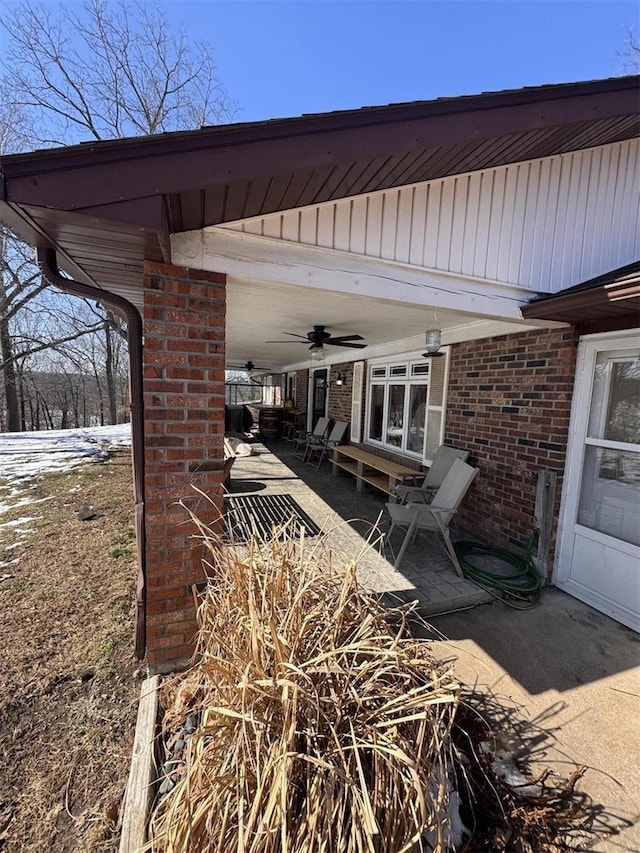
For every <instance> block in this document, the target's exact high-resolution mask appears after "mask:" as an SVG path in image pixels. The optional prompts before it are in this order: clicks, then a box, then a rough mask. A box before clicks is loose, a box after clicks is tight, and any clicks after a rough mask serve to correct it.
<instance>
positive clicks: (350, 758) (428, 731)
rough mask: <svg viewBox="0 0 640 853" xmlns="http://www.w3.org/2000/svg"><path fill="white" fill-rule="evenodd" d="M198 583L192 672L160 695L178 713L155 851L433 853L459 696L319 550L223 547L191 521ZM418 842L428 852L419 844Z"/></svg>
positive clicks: (169, 725)
mask: <svg viewBox="0 0 640 853" xmlns="http://www.w3.org/2000/svg"><path fill="white" fill-rule="evenodd" d="M194 520H195V521H196V523H197V524H198V526H199V529H200V533H201V535H202V539H203V542H204V545H205V547H206V550H207V562H206V567H207V573H208V574H209V576H210V581H209V584H208V586H207V589H206V592H205V594H204V597H203V600H202V603H201V605H200V607H199V611H198V618H199V625H200V631H199V639H198V646H197V652H196V655H195V658H194V660H195V663H194V665H193V666H192V668H191V669H190V670H189V671H188V673H186V674H184V675H182V676H177V677H174V678H173V679H172V680H171V681H169V682H168V683H167V684H166V685H165V687H164V693H163V705H164V707H165V709H166V712H165V717H164V721H163V726H164V730H165V735H166V734H167V733H171V732H172V731H175V729H176V727H177V726H178V725H179V723H180V721H182V720H183V719H184V718H185V716H186V715H187V714H191V715H194V714H196V715H198V720H199V724H198V726H197V729H196V731H195V733H194V734H193V735H192V736H191V737H190V738H189V740H188V743H187V747H186V760H185V765H184V768H183V775H182V778H181V779H180V781H179V783H178V784H177V785H176V787H175V788H174V789H173V791H172V792H171V793H170V794H169V795H168V796H166V797H164V799H162V800H161V801H160V803H159V804H158V805H157V806H156V808H155V810H154V812H153V814H152V818H151V822H150V839H151V841H150V843H149V849H151V850H154V851H167V853H169V851H193V852H194V853H199V851H219V853H230V851H238V853H240V851H247V853H271V851H279V853H303V851H304V853H315V851H318V853H321V851H322V853H325V851H326V853H360V851H385V853H395V851H413V850H422V849H424V850H432V849H433V850H436V851H444V850H446V849H447V848H448V845H449V842H448V835H449V831H450V827H449V788H450V783H449V779H448V768H449V767H450V766H451V758H450V754H451V749H452V746H451V739H450V734H451V728H452V724H453V720H454V716H455V713H456V708H457V705H458V699H459V692H460V688H459V685H458V684H457V683H456V682H455V680H454V679H453V678H452V676H451V675H450V673H449V672H448V671H446V670H444V669H443V668H442V667H440V666H438V665H436V663H435V662H434V660H433V658H432V657H431V656H430V654H429V651H428V647H427V644H426V643H424V641H423V642H418V641H416V640H414V639H412V638H411V637H410V635H409V632H408V630H407V626H406V622H405V618H406V613H405V614H403V613H401V612H399V611H398V612H395V616H396V627H392V626H391V624H390V622H389V619H388V617H389V615H390V611H385V610H384V609H383V608H382V606H381V605H379V604H378V603H377V602H376V601H375V600H374V599H372V598H370V597H369V596H367V595H365V594H364V593H363V592H362V590H361V589H360V588H359V586H358V584H357V581H356V572H355V566H354V565H353V564H352V563H351V564H347V566H346V568H345V569H344V570H343V571H342V572H340V573H338V572H336V571H335V568H334V566H333V565H332V556H331V554H330V552H329V551H328V550H327V549H326V547H324V546H323V545H322V544H321V545H317V546H313V547H309V546H306V545H305V542H304V538H301V539H300V540H298V541H294V540H293V539H292V538H291V537H290V536H288V535H287V530H286V528H285V529H284V530H283V531H280V533H281V535H280V537H274V538H273V539H272V540H271V541H270V542H264V541H260V540H259V539H258V538H257V537H254V539H253V541H251V542H249V543H248V544H247V545H246V547H243V548H239V547H231V548H229V547H222V546H221V542H220V540H219V539H218V537H217V536H216V535H214V534H213V533H212V531H211V530H209V529H208V528H206V527H205V526H204V525H202V524H200V523H199V522H198V519H194ZM427 835H428V837H429V839H430V841H429V843H427V842H425V841H423V838H424V837H425V836H427Z"/></svg>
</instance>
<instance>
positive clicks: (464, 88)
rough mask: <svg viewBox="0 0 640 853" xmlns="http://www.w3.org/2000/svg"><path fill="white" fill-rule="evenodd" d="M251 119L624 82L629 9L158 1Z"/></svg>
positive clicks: (440, 0)
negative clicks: (203, 51)
mask: <svg viewBox="0 0 640 853" xmlns="http://www.w3.org/2000/svg"><path fill="white" fill-rule="evenodd" d="M163 6H164V8H165V10H166V12H167V14H168V15H169V17H170V18H171V20H172V21H174V22H176V23H177V22H178V21H182V22H184V24H185V25H186V26H187V29H188V31H189V33H190V34H191V35H193V37H194V38H204V39H207V40H209V41H210V42H211V43H212V44H213V46H214V48H215V51H216V56H217V62H218V70H219V74H220V78H221V81H222V83H223V84H224V85H225V86H226V88H227V91H228V93H229V96H230V98H231V99H232V100H234V101H236V102H238V104H239V105H240V107H241V108H242V109H241V111H240V112H239V113H238V116H237V119H238V120H240V121H255V120H260V119H267V118H278V117H283V116H295V115H300V114H302V113H309V112H325V111H329V110H340V109H353V108H357V107H361V106H369V105H376V104H386V103H393V102H402V101H412V100H420V99H427V100H428V99H431V98H436V97H442V96H450V95H463V94H474V93H477V92H482V91H495V90H500V89H509V88H520V87H521V86H534V85H540V84H544V83H561V82H570V81H576V80H589V79H595V78H600V77H611V76H616V75H618V74H621V73H624V71H625V68H624V59H623V58H622V57H621V56H620V54H621V53H623V52H624V51H625V49H626V42H627V38H628V31H629V29H631V30H633V32H634V33H635V36H636V39H638V37H639V35H640V23H639V10H640V4H639V3H638V2H637V0H593V2H583V0H497V2H494V1H493V0H436V2H431V0H290V2H280V0H278V2H276V0H232V1H231V2H229V1H228V0H180V2H178V0H164V2H163Z"/></svg>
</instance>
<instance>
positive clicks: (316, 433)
mask: <svg viewBox="0 0 640 853" xmlns="http://www.w3.org/2000/svg"><path fill="white" fill-rule="evenodd" d="M328 428H329V418H324V417H323V418H318V420H317V422H316V425H315V426H314V428H313V430H312V431H311V432H301V433H300V435H299V436H298V437H297V438H296V447H295V450H294V454H295V456H297V457H298V459H304V457H305V456H306V454H307V442H308V440H309V439H310V438H311V437H312V436H313V437H314V438H322V437H323V436H324V435H326V433H327V430H328Z"/></svg>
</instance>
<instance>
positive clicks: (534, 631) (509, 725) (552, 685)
mask: <svg viewBox="0 0 640 853" xmlns="http://www.w3.org/2000/svg"><path fill="white" fill-rule="evenodd" d="M253 447H254V455H252V456H250V457H240V458H238V459H236V462H235V464H234V466H233V469H232V481H231V489H230V491H231V494H233V495H250V494H277V495H282V494H288V495H290V496H291V497H292V498H294V500H295V501H296V502H297V503H298V504H299V505H300V507H301V508H302V509H303V510H304V511H305V512H306V513H307V514H308V515H309V516H310V517H311V518H312V519H313V521H315V522H316V523H317V524H318V525H320V526H321V527H323V529H325V530H329V531H330V533H329V534H328V541H329V543H330V545H331V548H332V549H333V550H335V551H336V552H338V553H343V554H344V555H345V556H346V557H354V556H357V555H359V559H358V565H359V577H360V581H361V583H362V585H363V586H364V587H365V588H366V589H368V590H369V591H371V592H374V593H383V594H385V593H386V594H389V595H388V598H387V600H389V601H390V602H393V601H394V600H396V601H397V600H399V601H400V602H406V601H412V600H415V599H418V600H419V601H420V612H421V614H422V615H425V616H428V617H429V623H430V624H431V625H432V626H433V628H434V633H430V632H428V630H427V629H426V628H425V629H423V631H424V633H425V636H429V637H430V638H431V639H433V640H434V642H433V649H434V654H435V655H436V656H437V657H439V658H440V659H442V660H445V661H451V662H452V665H453V667H454V670H455V673H456V676H457V677H458V678H459V679H460V680H461V682H462V684H463V685H465V689H466V690H467V691H472V692H473V691H476V692H478V693H479V694H480V695H481V696H482V697H483V699H484V698H485V697H492V699H493V700H495V704H494V712H496V711H497V714H498V719H497V722H498V723H499V724H500V726H501V731H503V732H504V733H506V735H507V736H508V738H509V739H510V741H511V743H512V745H513V747H514V749H515V750H516V755H521V756H522V757H523V758H524V757H525V756H526V758H527V760H528V761H529V762H531V765H532V770H533V771H534V773H535V772H537V771H540V770H543V769H545V768H547V767H548V768H550V769H551V770H552V771H553V772H554V773H556V774H557V775H558V776H560V777H562V778H567V777H569V776H570V775H571V773H572V772H573V771H574V770H575V769H576V767H578V766H581V765H584V766H586V767H587V768H588V769H587V772H586V773H585V775H584V776H583V777H582V778H581V779H580V781H579V782H578V784H577V790H581V791H584V792H586V794H588V795H589V797H590V798H591V800H592V801H593V804H594V807H595V811H594V815H595V823H594V830H595V832H596V833H597V836H596V835H589V836H588V837H585V838H584V841H583V846H581V847H579V848H575V849H581V850H593V851H598V853H622V851H633V853H640V826H639V823H638V821H639V816H640V769H639V768H640V760H639V757H640V734H639V733H640V725H639V723H640V707H639V706H640V701H639V697H640V636H639V635H638V634H636V633H634V632H633V631H631V630H629V629H628V628H625V627H624V626H621V625H619V624H618V623H616V622H614V621H613V620H611V619H609V618H608V617H606V616H603V615H602V614H600V613H598V612H596V611H595V610H593V609H591V608H590V607H588V606H587V605H584V604H582V603H581V602H579V601H577V600H576V599H574V598H571V597H570V596H568V595H566V594H565V593H563V592H561V591H560V590H557V589H553V588H549V589H545V590H544V591H543V595H542V600H541V602H540V604H539V606H538V607H536V608H534V609H532V610H528V611H516V610H512V609H509V608H508V607H507V606H505V605H504V604H502V603H500V602H495V601H493V599H492V598H491V596H490V595H489V594H488V593H486V592H485V591H484V590H481V589H479V588H478V587H477V586H476V585H475V584H473V583H472V582H470V581H466V580H461V579H460V578H458V577H457V576H456V574H455V572H454V570H453V567H452V565H451V563H450V560H449V558H448V556H447V554H446V552H445V550H444V546H443V545H442V544H441V543H440V542H439V539H438V538H437V537H435V536H430V535H429V534H421V535H420V536H418V538H417V539H416V541H415V543H414V544H413V545H412V546H410V548H409V549H408V550H407V554H406V557H405V559H404V560H403V563H402V565H401V568H400V570H399V571H396V570H394V568H393V558H392V557H391V555H390V553H389V552H388V551H387V553H386V556H385V554H384V553H380V547H379V546H377V547H373V546H371V547H368V546H367V545H366V538H367V536H368V535H369V534H370V532H371V530H372V528H373V527H374V525H375V524H376V522H377V521H378V519H379V517H380V514H381V513H383V511H384V505H385V503H386V496H385V495H384V494H383V493H382V492H379V491H377V490H376V489H373V488H371V489H367V490H365V492H363V493H359V492H357V491H356V489H355V484H354V480H353V479H352V478H351V477H349V476H348V475H346V474H344V475H339V476H338V477H334V476H333V474H332V473H331V465H330V464H329V463H324V465H323V466H322V468H321V470H320V471H316V470H314V469H313V468H311V467H310V466H307V465H304V464H303V463H302V461H301V460H299V459H297V458H296V457H295V456H294V453H293V446H292V445H291V444H285V443H282V442H274V443H270V444H269V445H263V444H259V443H256V444H254V445H253ZM380 528H381V531H384V532H386V530H388V520H387V519H384V513H383V517H382V521H381V522H380ZM488 602H490V603H488ZM477 605H480V606H477ZM493 719H494V720H495V719H496V717H495V716H494V717H493Z"/></svg>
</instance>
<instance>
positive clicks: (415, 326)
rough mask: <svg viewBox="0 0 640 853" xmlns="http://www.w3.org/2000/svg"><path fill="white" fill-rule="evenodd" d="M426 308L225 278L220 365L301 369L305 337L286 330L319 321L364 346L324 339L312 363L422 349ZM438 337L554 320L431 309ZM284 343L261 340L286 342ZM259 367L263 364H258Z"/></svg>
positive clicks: (447, 340) (466, 336) (301, 330)
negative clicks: (507, 318)
mask: <svg viewBox="0 0 640 853" xmlns="http://www.w3.org/2000/svg"><path fill="white" fill-rule="evenodd" d="M433 316H434V311H433V310H432V309H431V308H427V307H423V306H420V305H412V304H407V303H406V302H400V301H394V300H390V299H375V298H372V297H365V296H358V295H353V294H346V293H341V292H339V291H327V290H317V289H311V288H307V287H296V286H293V285H287V284H273V283H265V282H261V281H250V280H238V279H235V278H233V277H230V278H229V279H228V281H227V337H226V352H227V366H229V367H233V368H239V367H241V366H242V365H244V364H245V363H246V362H247V361H252V362H253V363H254V364H255V365H256V366H257V367H258V368H264V369H265V370H264V372H280V371H282V370H287V369H289V370H293V369H303V368H305V367H309V366H310V365H311V364H312V359H311V354H310V353H309V346H310V343H309V342H306V343H305V342H303V341H300V342H298V343H296V342H295V341H296V338H294V337H290V336H288V335H287V334H285V333H286V332H292V333H295V334H298V335H306V333H307V332H308V331H310V330H311V329H312V328H313V326H314V325H323V326H325V327H326V329H327V330H328V331H329V332H331V334H332V335H351V334H359V335H362V337H363V340H362V341H358V343H365V344H367V347H366V349H351V348H348V347H338V346H331V345H329V346H325V358H324V360H323V361H322V362H321V363H320V362H316V361H313V366H314V367H319V366H321V365H322V364H326V365H330V364H337V363H340V362H345V361H353V360H357V359H359V358H368V359H371V358H375V357H378V356H380V357H382V356H390V355H391V356H392V355H394V354H395V353H400V352H408V351H414V350H415V351H417V350H420V351H423V350H424V343H425V339H424V333H425V329H426V326H427V323H428V322H429V321H430V320H431V319H432V318H433ZM437 319H438V323H439V324H440V326H441V327H442V330H443V334H442V337H443V344H452V343H456V342H458V341H462V340H471V339H473V338H481V337H489V336H490V335H497V334H507V333H509V332H515V331H518V330H520V331H524V330H525V329H532V328H538V327H540V326H545V327H548V326H551V325H555V324H553V323H550V322H548V321H543V322H540V321H536V320H530V321H528V322H527V323H526V324H525V323H524V321H515V320H514V321H504V320H502V321H497V320H488V319H486V318H483V317H480V316H476V315H474V314H472V313H470V312H464V311H452V310H441V309H439V310H438V311H437ZM286 340H289V341H291V343H267V342H268V341H286ZM260 372H263V371H260Z"/></svg>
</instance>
